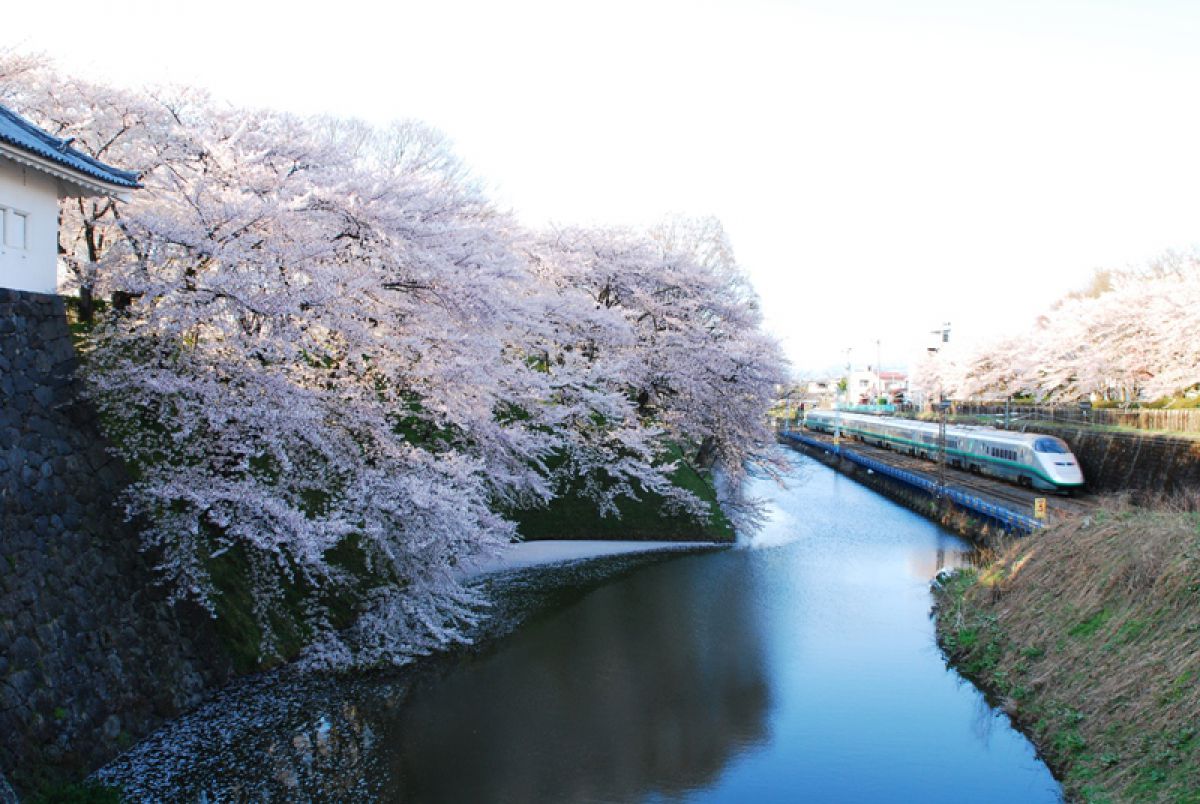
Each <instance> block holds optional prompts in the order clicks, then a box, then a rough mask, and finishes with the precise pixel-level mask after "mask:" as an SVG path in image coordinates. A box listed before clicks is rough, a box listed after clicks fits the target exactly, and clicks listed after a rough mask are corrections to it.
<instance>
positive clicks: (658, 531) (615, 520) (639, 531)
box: [509, 447, 734, 542]
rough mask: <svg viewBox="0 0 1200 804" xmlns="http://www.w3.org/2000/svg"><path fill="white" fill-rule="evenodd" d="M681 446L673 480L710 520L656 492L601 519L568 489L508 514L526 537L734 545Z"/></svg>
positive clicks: (710, 492) (622, 503) (673, 455)
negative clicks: (672, 507)
mask: <svg viewBox="0 0 1200 804" xmlns="http://www.w3.org/2000/svg"><path fill="white" fill-rule="evenodd" d="M680 458H681V452H680V450H679V448H678V447H672V448H671V451H670V453H669V454H668V455H667V460H673V461H678V462H679V464H678V467H677V468H676V469H675V471H674V473H673V474H672V475H671V481H672V482H673V483H674V484H675V485H676V486H678V487H680V488H682V489H685V490H687V491H690V492H692V493H693V494H695V495H696V496H697V497H699V498H700V499H701V500H703V501H704V502H705V503H706V504H707V505H708V509H709V520H708V522H698V521H697V520H696V519H694V518H693V517H691V516H688V515H687V514H686V513H671V512H669V511H668V510H667V509H666V506H665V501H664V500H663V498H662V497H661V496H659V495H657V494H651V493H648V492H645V493H642V494H641V495H639V496H640V499H637V500H633V499H629V498H622V499H621V500H619V501H618V502H617V509H618V510H619V511H620V512H621V515H620V516H619V517H616V516H601V515H600V511H599V509H598V508H597V507H596V504H595V503H594V502H592V501H591V500H590V499H588V498H587V497H585V496H583V495H582V494H580V493H579V492H578V491H576V490H574V489H567V490H566V491H564V492H563V493H562V494H560V495H559V496H558V497H555V498H554V499H553V500H551V501H550V503H549V504H548V505H547V506H546V507H545V508H535V509H529V510H524V511H514V512H510V513H509V516H511V517H512V519H513V520H514V521H515V522H516V523H517V530H518V532H520V534H521V536H522V537H523V538H525V539H528V540H531V541H536V540H538V539H618V540H622V541H656V540H663V541H697V542H703V541H711V542H732V541H734V531H733V525H732V524H730V522H729V520H728V519H727V518H726V516H725V514H724V513H723V512H722V511H721V507H720V505H718V504H717V494H716V491H715V490H714V488H713V485H712V481H711V480H710V479H709V478H708V477H706V476H704V475H702V474H700V473H699V472H697V471H696V469H695V468H693V467H692V466H691V464H689V463H687V462H686V461H683V460H681V459H680Z"/></svg>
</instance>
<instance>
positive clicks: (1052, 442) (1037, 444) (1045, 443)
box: [1033, 438, 1070, 455]
mask: <svg viewBox="0 0 1200 804" xmlns="http://www.w3.org/2000/svg"><path fill="white" fill-rule="evenodd" d="M1033 448H1034V449H1035V450H1036V451H1038V452H1055V453H1058V454H1060V455H1062V454H1065V453H1067V452H1070V450H1069V449H1067V445H1066V444H1064V443H1063V442H1061V441H1059V440H1058V439H1057V438H1039V439H1038V440H1037V441H1034V442H1033Z"/></svg>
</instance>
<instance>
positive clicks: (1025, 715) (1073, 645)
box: [936, 499, 1200, 802]
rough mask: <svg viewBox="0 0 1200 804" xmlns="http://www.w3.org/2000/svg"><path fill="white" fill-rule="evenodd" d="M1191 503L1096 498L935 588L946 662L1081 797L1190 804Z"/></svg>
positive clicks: (1197, 796)
mask: <svg viewBox="0 0 1200 804" xmlns="http://www.w3.org/2000/svg"><path fill="white" fill-rule="evenodd" d="M1197 502H1198V500H1196V499H1193V500H1191V501H1190V502H1179V501H1176V502H1173V503H1166V504H1158V505H1154V506H1150V507H1144V508H1136V507H1132V506H1129V505H1128V504H1126V503H1122V502H1119V501H1111V502H1109V503H1107V504H1106V505H1105V506H1104V507H1103V508H1102V509H1101V510H1099V511H1098V512H1097V513H1095V514H1094V515H1092V516H1090V517H1086V518H1080V519H1076V520H1072V521H1068V522H1065V523H1062V524H1059V525H1057V526H1055V527H1053V528H1050V529H1048V530H1046V531H1044V532H1042V533H1039V534H1036V535H1034V536H1030V537H1028V538H1026V539H1023V540H1021V541H1020V542H1017V543H1015V544H1013V545H1011V546H1010V547H1009V548H1008V549H1005V550H1001V551H999V552H998V553H997V554H996V556H995V558H994V559H993V560H992V561H990V562H989V563H987V564H985V565H984V566H982V567H980V568H978V569H968V570H961V571H959V572H957V573H955V574H953V575H950V576H948V577H947V578H945V579H943V581H942V582H941V583H940V584H939V586H938V589H937V609H936V612H937V632H938V639H939V642H940V644H941V645H942V647H943V649H944V650H945V652H946V654H947V657H948V659H949V660H950V662H951V663H952V664H953V665H954V666H955V667H956V668H957V669H958V670H959V672H961V673H962V674H963V675H964V676H966V677H967V678H969V679H970V680H971V681H973V682H975V683H976V684H977V685H978V686H980V687H981V688H982V689H983V690H984V691H985V692H986V693H988V695H989V696H990V697H991V698H992V699H993V702H994V703H996V704H997V705H999V706H1001V707H1002V708H1004V709H1005V711H1007V712H1008V713H1009V714H1010V715H1011V716H1012V718H1013V720H1014V722H1015V723H1016V724H1017V725H1018V726H1019V727H1020V728H1021V729H1022V730H1024V731H1025V732H1027V733H1028V734H1029V736H1030V737H1031V739H1032V740H1033V741H1034V743H1035V745H1036V746H1037V747H1038V750H1039V751H1040V752H1041V754H1042V756H1043V757H1044V758H1045V759H1046V761H1047V763H1048V764H1049V765H1050V766H1051V768H1052V769H1053V770H1054V771H1055V774H1056V775H1057V776H1058V777H1059V778H1060V780H1061V781H1062V783H1063V787H1064V790H1065V792H1066V794H1067V797H1068V798H1069V799H1071V800H1078V801H1088V802H1116V801H1179V802H1200V513H1197V505H1196V503H1197Z"/></svg>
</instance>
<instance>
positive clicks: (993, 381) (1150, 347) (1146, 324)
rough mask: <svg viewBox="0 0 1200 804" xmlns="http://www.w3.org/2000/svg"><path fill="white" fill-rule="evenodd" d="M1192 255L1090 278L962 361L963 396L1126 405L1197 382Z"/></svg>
mask: <svg viewBox="0 0 1200 804" xmlns="http://www.w3.org/2000/svg"><path fill="white" fill-rule="evenodd" d="M1197 301H1200V259H1198V258H1197V257H1195V256H1187V255H1180V254H1167V255H1165V256H1164V257H1163V258H1161V259H1159V260H1156V261H1155V262H1153V263H1151V264H1150V265H1148V266H1146V267H1145V268H1141V269H1126V270H1122V271H1116V270H1105V271H1101V272H1098V273H1097V275H1096V277H1095V278H1094V279H1093V281H1092V282H1091V283H1090V285H1089V287H1088V288H1087V289H1086V290H1084V291H1083V292H1080V293H1073V294H1070V295H1068V296H1067V297H1066V298H1064V299H1063V300H1061V301H1060V302H1059V303H1058V304H1056V305H1055V306H1054V308H1053V309H1052V310H1050V311H1049V312H1048V313H1046V314H1045V315H1043V316H1041V317H1040V318H1039V319H1038V320H1037V322H1036V324H1035V326H1034V327H1033V328H1032V329H1031V330H1030V331H1029V332H1027V333H1024V334H1019V335H1014V336H1011V337H1009V338H1007V339H1005V340H1003V341H1000V342H997V343H993V344H988V345H986V346H984V347H982V348H981V349H979V350H978V352H977V353H976V354H975V355H974V356H972V357H971V358H970V360H969V362H970V366H969V368H968V369H967V371H966V379H967V381H966V383H965V384H964V386H963V391H964V393H965V395H968V396H980V397H988V396H1001V397H1002V396H1007V395H1010V394H1013V393H1023V394H1028V395H1030V396H1033V397H1034V398H1036V399H1039V400H1046V401H1052V402H1053V401H1074V400H1076V399H1079V398H1081V397H1085V396H1089V395H1093V394H1094V395H1097V396H1100V397H1103V398H1106V399H1115V400H1121V401H1126V402H1131V401H1136V400H1138V399H1146V398H1149V399H1154V398H1159V397H1164V396H1174V395H1179V394H1182V393H1184V392H1186V391H1188V390H1189V389H1193V388H1195V387H1196V386H1197V384H1198V383H1200V369H1198V368H1197V367H1198V366H1200V359H1198V358H1200V349H1197V347H1196V346H1195V344H1194V339H1192V338H1190V337H1188V335H1187V333H1190V332H1192V331H1194V329H1195V327H1196V326H1197V324H1200V306H1197Z"/></svg>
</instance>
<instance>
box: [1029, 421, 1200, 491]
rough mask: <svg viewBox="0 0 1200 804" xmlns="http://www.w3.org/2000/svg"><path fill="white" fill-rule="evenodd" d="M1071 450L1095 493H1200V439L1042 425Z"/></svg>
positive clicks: (1044, 430)
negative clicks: (1197, 491)
mask: <svg viewBox="0 0 1200 804" xmlns="http://www.w3.org/2000/svg"><path fill="white" fill-rule="evenodd" d="M1037 430H1038V432H1045V433H1051V434H1053V435H1056V436H1058V437H1059V438H1061V439H1063V440H1064V441H1066V442H1067V444H1069V445H1070V447H1071V451H1072V452H1074V453H1075V457H1077V458H1078V459H1079V465H1080V467H1081V468H1082V469H1083V476H1084V478H1086V479H1087V484H1088V489H1089V490H1091V491H1093V492H1122V491H1130V492H1151V493H1165V494H1176V493H1180V492H1185V491H1189V490H1196V489H1200V438H1196V439H1191V438H1183V437H1178V436H1165V435H1154V434H1151V433H1145V434H1143V433H1126V432H1113V431H1106V430H1098V429H1089V428H1086V427H1073V426H1070V425H1066V426H1039V427H1038V428H1037Z"/></svg>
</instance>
